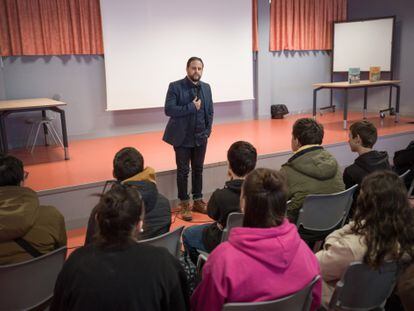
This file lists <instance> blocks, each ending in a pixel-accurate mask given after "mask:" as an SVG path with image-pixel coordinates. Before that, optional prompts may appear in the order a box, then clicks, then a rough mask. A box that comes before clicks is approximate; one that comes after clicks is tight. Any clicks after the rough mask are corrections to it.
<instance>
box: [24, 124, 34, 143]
mask: <svg viewBox="0 0 414 311" xmlns="http://www.w3.org/2000/svg"><path fill="white" fill-rule="evenodd" d="M34 128H35V123H34V122H33V123H32V125H31V126H30V131H29V135H28V136H27V142H26V149H29V148H30V141H31V140H32V136H33V131H34Z"/></svg>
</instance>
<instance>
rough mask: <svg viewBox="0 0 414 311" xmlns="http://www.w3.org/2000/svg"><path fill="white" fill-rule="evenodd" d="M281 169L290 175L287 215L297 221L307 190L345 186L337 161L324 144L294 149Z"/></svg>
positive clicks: (329, 190)
mask: <svg viewBox="0 0 414 311" xmlns="http://www.w3.org/2000/svg"><path fill="white" fill-rule="evenodd" d="M281 172H283V173H284V174H285V175H286V177H287V183H288V189H289V190H288V199H289V200H290V201H291V202H290V204H289V205H288V211H287V214H288V217H289V220H291V221H292V222H293V223H296V221H297V218H298V215H299V210H300V209H301V207H302V204H303V201H304V200H305V197H306V196H307V195H308V194H329V193H335V192H340V191H343V190H345V185H344V183H343V181H342V173H341V170H340V168H339V165H338V162H336V160H335V158H334V157H333V156H332V155H331V154H330V153H329V152H328V151H326V150H325V149H323V147H322V146H313V147H310V148H306V149H303V150H301V151H299V152H297V153H295V154H294V155H293V156H292V157H291V158H290V159H289V160H288V162H287V163H285V164H283V165H282V168H281Z"/></svg>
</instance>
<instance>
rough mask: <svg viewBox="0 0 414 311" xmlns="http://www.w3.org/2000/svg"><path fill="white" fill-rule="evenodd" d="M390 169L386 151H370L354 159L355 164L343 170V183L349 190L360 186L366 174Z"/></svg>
mask: <svg viewBox="0 0 414 311" xmlns="http://www.w3.org/2000/svg"><path fill="white" fill-rule="evenodd" d="M389 169H391V166H390V163H389V162H388V154H387V152H386V151H376V150H372V151H370V152H367V153H364V154H361V155H360V156H359V157H358V158H356V159H355V162H354V163H353V164H352V165H350V166H348V167H347V168H345V170H344V175H343V179H344V183H345V187H346V188H347V189H348V188H351V187H352V186H353V185H360V184H361V182H362V180H363V179H364V177H365V176H367V175H368V174H370V173H372V172H374V171H378V170H389Z"/></svg>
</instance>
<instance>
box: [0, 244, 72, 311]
mask: <svg viewBox="0 0 414 311" xmlns="http://www.w3.org/2000/svg"><path fill="white" fill-rule="evenodd" d="M65 258H66V246H64V247H61V248H59V249H57V250H54V251H52V252H50V253H47V254H45V255H43V256H40V257H37V258H33V259H30V260H28V261H25V262H21V263H16V264H11V265H5V266H0V310H2V311H3V310H32V309H37V308H41V307H43V308H45V307H47V305H48V304H49V303H50V302H51V300H52V297H53V290H54V287H55V283H56V279H57V277H58V274H59V272H60V270H61V269H62V266H63V263H64V262H65Z"/></svg>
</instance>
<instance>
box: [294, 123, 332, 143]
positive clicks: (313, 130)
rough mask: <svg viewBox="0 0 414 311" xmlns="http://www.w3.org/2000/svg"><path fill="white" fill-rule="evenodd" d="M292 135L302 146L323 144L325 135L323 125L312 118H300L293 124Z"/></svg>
mask: <svg viewBox="0 0 414 311" xmlns="http://www.w3.org/2000/svg"><path fill="white" fill-rule="evenodd" d="M292 135H293V138H296V139H297V140H298V141H299V143H300V144H301V145H302V146H305V145H321V144H322V140H323V135H324V132H323V125H322V124H320V123H319V122H317V121H316V120H314V119H312V118H302V119H298V120H296V122H295V124H294V125H293V130H292Z"/></svg>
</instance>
